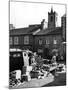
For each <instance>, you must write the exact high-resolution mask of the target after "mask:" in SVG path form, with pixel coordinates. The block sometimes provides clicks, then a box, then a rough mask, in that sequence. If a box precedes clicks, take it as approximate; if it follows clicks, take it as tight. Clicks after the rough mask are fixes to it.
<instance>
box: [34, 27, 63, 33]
mask: <svg viewBox="0 0 68 90" xmlns="http://www.w3.org/2000/svg"><path fill="white" fill-rule="evenodd" d="M61 33H62V28H61V27H56V28H47V29H45V30H41V31H39V32H38V33H37V34H36V35H52V34H61Z"/></svg>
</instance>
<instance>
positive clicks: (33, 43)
mask: <svg viewBox="0 0 68 90" xmlns="http://www.w3.org/2000/svg"><path fill="white" fill-rule="evenodd" d="M65 20H66V19H65V16H63V17H62V18H61V22H62V24H61V27H56V23H57V14H56V12H55V11H53V8H51V11H50V12H48V27H47V25H45V26H46V27H44V22H45V20H44V19H43V20H42V22H41V24H36V25H29V27H26V28H18V29H13V30H10V32H9V33H10V34H9V36H10V38H9V43H10V48H20V49H30V50H32V51H34V52H37V53H38V54H40V55H41V56H42V57H44V58H48V57H49V55H51V53H52V51H53V50H57V51H58V52H59V53H60V54H61V55H62V54H63V45H62V43H63V38H65V36H66V35H65V33H66V32H65V31H66V26H65V25H66V21H65Z"/></svg>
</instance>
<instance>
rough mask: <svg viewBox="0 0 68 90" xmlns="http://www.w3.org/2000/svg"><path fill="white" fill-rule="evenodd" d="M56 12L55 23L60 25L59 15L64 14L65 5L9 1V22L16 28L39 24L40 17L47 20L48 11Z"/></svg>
mask: <svg viewBox="0 0 68 90" xmlns="http://www.w3.org/2000/svg"><path fill="white" fill-rule="evenodd" d="M51 7H53V11H55V12H56V13H57V14H58V18H57V23H58V26H61V17H62V16H63V15H64V14H65V12H66V8H65V5H60V4H47V3H28V2H10V24H13V25H14V26H15V27H16V28H22V27H28V26H29V25H32V24H40V23H41V21H42V19H45V21H46V22H48V12H50V11H51Z"/></svg>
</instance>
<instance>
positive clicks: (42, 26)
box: [41, 19, 47, 30]
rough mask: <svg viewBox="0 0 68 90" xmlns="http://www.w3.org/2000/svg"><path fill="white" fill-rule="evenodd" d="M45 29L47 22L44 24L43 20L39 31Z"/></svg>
mask: <svg viewBox="0 0 68 90" xmlns="http://www.w3.org/2000/svg"><path fill="white" fill-rule="evenodd" d="M45 28H47V22H45V19H43V20H42V22H41V30H44V29H45Z"/></svg>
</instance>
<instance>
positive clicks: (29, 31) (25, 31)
mask: <svg viewBox="0 0 68 90" xmlns="http://www.w3.org/2000/svg"><path fill="white" fill-rule="evenodd" d="M40 27H41V26H40V25H32V26H29V27H26V28H17V29H13V30H10V31H9V34H10V35H22V34H32V33H33V32H34V31H36V30H37V29H39V28H40Z"/></svg>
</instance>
